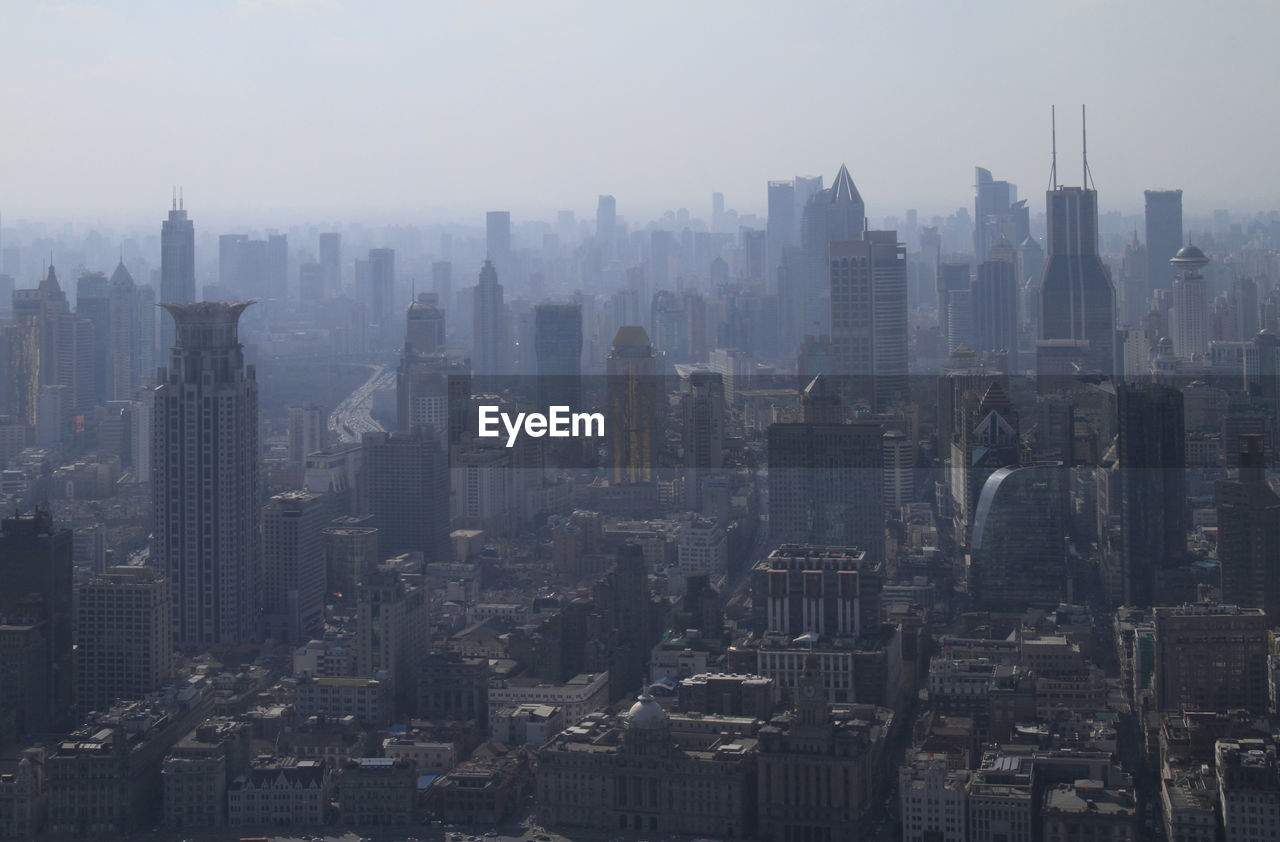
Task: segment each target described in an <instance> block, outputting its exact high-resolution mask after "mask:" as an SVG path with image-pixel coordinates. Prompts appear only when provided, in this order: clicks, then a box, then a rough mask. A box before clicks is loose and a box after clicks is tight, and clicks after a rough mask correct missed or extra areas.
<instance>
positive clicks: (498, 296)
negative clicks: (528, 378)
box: [471, 260, 513, 376]
mask: <svg viewBox="0 0 1280 842" xmlns="http://www.w3.org/2000/svg"><path fill="white" fill-rule="evenodd" d="M498 281H499V277H498V270H497V265H496V264H495V263H494V262H493V261H491V260H486V261H485V262H484V266H483V267H481V269H480V281H479V283H477V284H476V292H475V309H474V311H473V312H474V314H475V324H474V328H473V333H472V336H473V340H474V342H475V352H474V353H473V354H472V355H471V370H472V371H473V372H474V373H475V374H478V375H482V376H484V375H495V374H511V373H513V372H512V370H511V365H512V359H511V342H510V339H509V338H508V331H507V311H506V308H505V307H504V306H503V300H502V295H503V293H502V284H500V283H498Z"/></svg>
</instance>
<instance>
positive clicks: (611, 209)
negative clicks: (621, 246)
mask: <svg viewBox="0 0 1280 842" xmlns="http://www.w3.org/2000/svg"><path fill="white" fill-rule="evenodd" d="M617 239H618V203H617V201H616V200H615V199H614V198H613V197H612V196H601V197H600V199H599V200H598V201H597V202H596V244H597V245H598V246H599V247H600V250H601V252H602V253H603V255H604V258H605V260H608V259H609V258H611V257H612V256H613V252H614V244H615V242H617ZM560 241H561V243H566V240H565V238H564V237H563V236H561V238H560Z"/></svg>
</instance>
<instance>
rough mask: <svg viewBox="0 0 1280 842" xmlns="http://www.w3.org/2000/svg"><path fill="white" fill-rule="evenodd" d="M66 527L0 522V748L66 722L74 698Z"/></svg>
mask: <svg viewBox="0 0 1280 842" xmlns="http://www.w3.org/2000/svg"><path fill="white" fill-rule="evenodd" d="M71 568H72V564H71V530H70V529H65V528H64V529H60V528H57V527H55V526H54V525H53V517H52V516H51V515H50V514H49V513H48V512H45V511H41V510H38V509H37V510H36V511H34V512H32V513H31V514H26V515H19V514H15V515H13V516H12V517H7V518H4V519H3V520H0V581H3V582H4V587H3V588H0V745H11V744H12V743H14V742H15V741H17V740H18V739H21V738H23V737H26V736H30V735H34V734H39V733H43V732H46V731H49V730H52V729H53V728H55V727H60V726H62V725H64V724H67V720H68V719H69V718H70V716H71V711H72V705H73V704H74V702H75V691H74V688H75V680H74V679H75V676H74V675H73V672H72V670H73V666H72V664H73V658H72V624H73V620H74V618H73V617H72V613H71V612H72V599H71Z"/></svg>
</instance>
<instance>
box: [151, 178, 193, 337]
mask: <svg viewBox="0 0 1280 842" xmlns="http://www.w3.org/2000/svg"><path fill="white" fill-rule="evenodd" d="M195 300H196V228H195V224H194V223H193V222H192V221H191V220H190V219H188V218H187V211H186V209H185V208H184V207H183V204H182V193H181V191H180V190H179V189H175V190H174V191H173V205H172V207H171V208H170V210H169V218H168V219H166V220H165V221H164V223H163V224H162V225H161V226H160V303H161V304H190V303H191V302H193V301H195ZM173 340H174V324H173V319H172V318H170V317H169V316H168V315H167V314H166V315H165V316H163V317H162V321H161V332H160V348H161V351H162V356H161V358H162V359H163V355H164V354H167V353H168V349H169V347H170V346H171V345H173Z"/></svg>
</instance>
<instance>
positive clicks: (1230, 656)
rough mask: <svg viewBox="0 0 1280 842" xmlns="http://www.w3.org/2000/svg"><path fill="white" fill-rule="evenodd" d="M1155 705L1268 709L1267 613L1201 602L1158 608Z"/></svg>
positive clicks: (1221, 710)
mask: <svg viewBox="0 0 1280 842" xmlns="http://www.w3.org/2000/svg"><path fill="white" fill-rule="evenodd" d="M1155 617H1156V622H1155V676H1154V683H1155V691H1156V692H1155V696H1156V702H1155V703H1156V709H1157V710H1172V711H1177V710H1203V711H1217V712H1219V713H1226V712H1227V711H1229V710H1248V711H1255V710H1266V709H1267V704H1268V696H1267V654H1268V651H1269V647H1270V643H1271V632H1270V631H1268V626H1269V625H1270V624H1269V623H1268V619H1267V615H1266V613H1265V612H1263V611H1262V609H1260V608H1240V607H1238V606H1235V605H1213V604H1208V603H1198V604H1195V605H1179V606H1174V607H1158V608H1156V609H1155Z"/></svg>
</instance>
